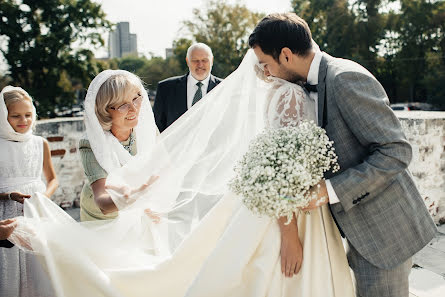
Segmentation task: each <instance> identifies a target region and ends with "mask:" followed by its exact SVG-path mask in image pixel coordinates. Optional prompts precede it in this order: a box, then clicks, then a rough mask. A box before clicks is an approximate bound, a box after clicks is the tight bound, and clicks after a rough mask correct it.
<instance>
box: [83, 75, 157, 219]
mask: <svg viewBox="0 0 445 297" xmlns="http://www.w3.org/2000/svg"><path fill="white" fill-rule="evenodd" d="M142 126H143V127H142ZM85 127H86V137H85V138H84V139H81V140H80V141H79V152H80V157H81V161H82V165H83V168H84V171H85V175H86V177H87V179H88V182H87V183H86V184H85V185H84V187H83V189H82V193H81V197H80V219H81V221H92V220H104V219H113V218H115V217H116V216H117V210H118V209H117V207H116V205H115V203H114V202H113V200H112V198H111V196H110V195H109V194H108V192H107V190H106V189H107V187H106V185H105V183H106V178H107V176H108V174H109V173H110V172H111V171H112V170H114V169H117V168H119V167H120V166H123V165H124V164H125V163H126V162H128V161H129V159H131V157H132V156H134V155H136V153H137V151H138V150H141V151H142V150H146V149H149V147H150V146H152V145H153V144H154V142H155V138H156V134H157V133H158V131H157V128H156V125H155V122H154V117H153V112H152V110H151V107H150V104H149V101H148V96H147V92H146V91H145V89H144V88H143V85H142V83H141V80H140V79H139V78H138V77H137V76H136V75H134V74H132V73H130V72H127V71H123V70H105V71H103V72H101V73H100V74H99V75H98V76H96V78H95V79H94V80H93V81H92V82H91V84H90V87H89V88H88V93H87V97H86V99H85ZM138 130H139V131H141V130H144V131H142V132H140V133H137V131H138ZM136 136H137V137H136ZM136 139H137V140H136ZM153 181H154V180H153V179H150V180H149V182H148V183H147V184H145V185H144V187H145V186H148V185H149V184H150V183H152V182H153ZM113 190H116V189H113ZM129 194H131V191H130V192H128V193H126V195H129Z"/></svg>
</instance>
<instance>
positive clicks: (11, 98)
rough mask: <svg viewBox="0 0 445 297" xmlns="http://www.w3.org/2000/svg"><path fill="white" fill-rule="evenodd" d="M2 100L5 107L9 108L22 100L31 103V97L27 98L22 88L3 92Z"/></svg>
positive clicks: (27, 95)
mask: <svg viewBox="0 0 445 297" xmlns="http://www.w3.org/2000/svg"><path fill="white" fill-rule="evenodd" d="M3 98H4V100H5V105H6V107H9V105H11V104H12V103H15V102H18V101H23V100H28V101H29V102H31V103H32V98H31V96H29V94H28V93H27V92H26V91H25V90H23V89H22V88H20V89H15V90H11V91H8V92H4V93H3Z"/></svg>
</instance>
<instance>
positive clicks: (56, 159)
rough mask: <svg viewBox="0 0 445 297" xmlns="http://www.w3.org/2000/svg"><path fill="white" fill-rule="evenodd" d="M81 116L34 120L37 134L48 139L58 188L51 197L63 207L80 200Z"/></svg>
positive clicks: (81, 178) (82, 128)
mask: <svg viewBox="0 0 445 297" xmlns="http://www.w3.org/2000/svg"><path fill="white" fill-rule="evenodd" d="M84 130H85V128H84V125H83V118H57V119H51V120H41V121H37V125H36V131H35V133H36V134H37V135H40V136H43V137H45V138H46V139H47V140H48V141H49V146H50V148H51V156H52V161H53V165H54V168H55V170H56V175H57V179H58V180H59V188H58V189H57V190H56V192H55V193H54V195H53V196H52V197H51V199H52V200H53V201H54V202H55V203H57V204H59V205H60V206H62V207H64V208H65V207H70V206H72V205H73V203H74V202H75V201H76V205H77V202H78V201H79V198H80V192H81V191H82V186H83V184H84V181H85V176H84V173H83V168H82V165H81V163H80V158H79V156H78V152H77V147H78V142H79V139H80V137H81V136H82V135H83V133H84Z"/></svg>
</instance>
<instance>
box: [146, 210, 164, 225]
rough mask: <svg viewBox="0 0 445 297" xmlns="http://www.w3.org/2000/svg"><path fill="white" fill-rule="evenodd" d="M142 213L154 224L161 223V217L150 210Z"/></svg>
mask: <svg viewBox="0 0 445 297" xmlns="http://www.w3.org/2000/svg"><path fill="white" fill-rule="evenodd" d="M144 212H145V214H146V215H147V216H148V217H149V218H150V219H152V221H153V222H154V223H155V224H158V223H159V222H160V221H161V215H160V214H158V213H156V212H154V211H152V210H151V209H150V208H147V209H146V210H144Z"/></svg>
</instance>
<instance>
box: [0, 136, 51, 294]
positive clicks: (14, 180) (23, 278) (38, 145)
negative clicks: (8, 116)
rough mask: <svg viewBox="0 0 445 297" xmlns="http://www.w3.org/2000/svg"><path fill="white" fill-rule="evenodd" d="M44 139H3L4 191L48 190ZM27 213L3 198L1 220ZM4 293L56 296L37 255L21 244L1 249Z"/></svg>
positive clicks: (0, 289) (0, 184)
mask: <svg viewBox="0 0 445 297" xmlns="http://www.w3.org/2000/svg"><path fill="white" fill-rule="evenodd" d="M42 166H43V139H42V138H41V137H40V136H34V135H33V136H31V137H30V139H29V140H27V141H23V142H15V141H8V140H5V139H3V138H0V193H8V192H13V191H18V192H22V193H24V194H34V193H35V192H40V193H44V192H45V190H46V186H45V184H44V183H43V182H42V179H41V174H42ZM22 215H23V204H21V203H18V202H16V201H12V200H0V219H1V220H4V219H9V218H13V217H17V216H22ZM0 271H1V273H0V296H2V297H3V296H4V297H16V296H23V297H25V296H26V297H29V296H32V297H34V296H42V297H43V296H45V297H46V296H53V293H52V289H51V287H52V286H51V284H50V282H49V279H48V276H47V273H46V272H45V271H44V270H43V269H42V266H41V264H40V262H39V261H38V259H37V256H35V255H33V254H30V253H25V252H23V251H21V250H19V249H18V248H17V247H13V248H10V249H6V248H1V249H0Z"/></svg>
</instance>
